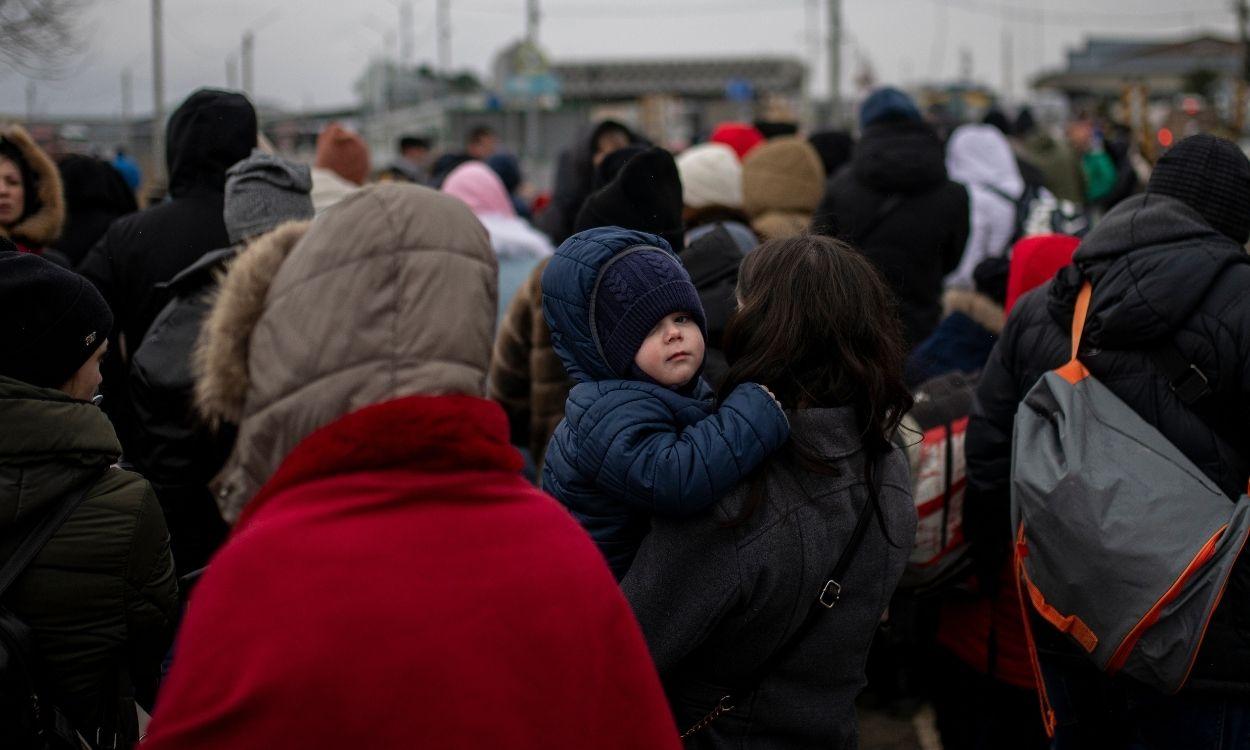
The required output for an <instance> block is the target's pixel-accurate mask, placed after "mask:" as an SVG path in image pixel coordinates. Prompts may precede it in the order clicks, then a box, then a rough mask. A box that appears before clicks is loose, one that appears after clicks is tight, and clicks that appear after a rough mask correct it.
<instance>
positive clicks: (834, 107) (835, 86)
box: [829, 0, 842, 126]
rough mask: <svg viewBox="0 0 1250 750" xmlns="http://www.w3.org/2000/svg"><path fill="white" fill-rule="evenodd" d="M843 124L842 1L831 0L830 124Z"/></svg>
mask: <svg viewBox="0 0 1250 750" xmlns="http://www.w3.org/2000/svg"><path fill="white" fill-rule="evenodd" d="M841 122H842V0H829V124H830V125H833V126H837V125H838V124H840V123H841Z"/></svg>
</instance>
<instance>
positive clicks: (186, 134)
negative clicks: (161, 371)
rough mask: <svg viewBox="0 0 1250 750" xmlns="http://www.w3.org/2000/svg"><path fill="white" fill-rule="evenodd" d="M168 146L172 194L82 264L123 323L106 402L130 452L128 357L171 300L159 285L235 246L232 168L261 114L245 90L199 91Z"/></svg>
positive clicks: (169, 134) (172, 122) (125, 222)
mask: <svg viewBox="0 0 1250 750" xmlns="http://www.w3.org/2000/svg"><path fill="white" fill-rule="evenodd" d="M166 144H167V148H166V163H167V165H168V168H169V194H170V198H171V199H170V200H169V201H167V202H164V203H160V204H158V205H156V206H153V207H151V208H148V209H146V210H144V211H141V212H139V213H137V214H132V215H130V216H125V217H122V218H121V219H118V220H117V221H115V222H113V224H112V225H111V226H110V227H109V228H108V231H107V232H105V233H104V236H103V237H101V238H100V241H99V242H97V243H96V245H95V247H93V248H91V250H90V251H89V252H88V253H87V256H86V257H85V258H84V259H83V261H82V263H81V264H80V265H79V267H78V270H79V272H80V273H82V274H83V275H84V276H86V277H87V278H88V279H90V280H91V281H92V282H93V283H94V284H95V285H96V287H97V288H98V289H99V290H100V293H101V294H103V295H104V299H105V300H106V301H107V302H108V303H109V307H110V308H111V309H112V311H113V316H114V318H115V319H116V321H117V323H116V326H115V327H114V333H113V334H112V336H111V337H110V341H111V346H110V348H109V353H108V356H107V357H106V358H105V362H104V389H103V394H104V402H103V407H104V410H105V412H107V413H108V415H109V418H110V419H112V420H113V424H114V425H115V426H116V427H117V431H118V437H119V438H121V441H122V448H123V450H125V451H129V450H131V446H132V445H133V442H134V431H133V428H132V423H133V415H132V414H131V405H130V400H129V397H128V395H127V393H126V363H125V362H124V361H123V357H124V356H126V355H128V354H130V353H133V352H134V351H135V350H137V349H138V348H139V344H140V343H142V341H143V336H144V335H145V334H146V333H147V330H148V327H149V326H150V325H151V324H152V321H153V319H155V318H156V315H157V313H159V312H160V311H161V308H162V307H164V306H165V303H166V302H167V301H168V300H167V295H166V294H165V293H164V292H163V291H161V290H160V289H158V288H157V285H158V284H160V283H162V282H166V281H169V280H170V279H172V278H173V277H174V275H175V274H177V273H178V272H179V271H181V270H183V269H184V268H186V267H188V266H190V265H191V264H192V263H194V262H195V261H197V260H199V258H200V256H202V255H204V253H207V252H208V251H210V250H216V249H219V248H222V247H226V246H228V245H229V244H230V240H229V238H228V237H227V236H226V225H225V221H224V219H223V218H222V210H223V207H224V197H223V190H224V187H225V184H226V170H227V169H229V168H230V167H231V166H232V165H233V164H234V163H235V162H238V161H240V160H242V159H245V158H247V156H248V154H250V153H251V152H252V147H253V146H255V145H256V112H255V110H253V109H252V105H251V103H249V102H248V100H247V98H246V97H244V96H243V95H241V94H234V93H227V92H224V91H214V90H212V89H200V90H199V91H196V92H195V93H194V94H192V95H191V96H190V97H188V98H187V100H186V101H184V102H183V103H182V105H181V106H179V107H178V109H177V110H176V111H175V112H174V114H173V115H172V116H171V117H170V118H169V127H168V128H167V130H166ZM123 337H124V340H125V341H124V343H125V346H124V347H123V346H121V345H120V344H121V343H122V339H123Z"/></svg>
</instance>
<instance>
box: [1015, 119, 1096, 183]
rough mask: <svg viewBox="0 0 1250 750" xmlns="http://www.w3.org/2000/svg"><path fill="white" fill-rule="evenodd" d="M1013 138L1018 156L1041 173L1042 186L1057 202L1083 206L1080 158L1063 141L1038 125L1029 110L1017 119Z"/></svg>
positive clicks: (1083, 179)
mask: <svg viewBox="0 0 1250 750" xmlns="http://www.w3.org/2000/svg"><path fill="white" fill-rule="evenodd" d="M1015 131H1016V137H1018V138H1019V139H1020V153H1021V154H1022V155H1023V156H1024V158H1026V159H1028V160H1029V161H1031V162H1033V163H1034V164H1036V165H1037V167H1038V169H1040V170H1041V171H1042V184H1043V185H1045V186H1046V189H1047V190H1049V191H1050V192H1051V193H1053V194H1054V195H1055V197H1057V198H1059V199H1060V200H1065V201H1071V202H1072V203H1073V204H1075V205H1077V206H1080V205H1083V204H1084V203H1085V174H1084V172H1083V171H1082V170H1081V160H1080V157H1079V156H1078V155H1077V154H1076V153H1074V152H1073V151H1072V148H1071V147H1070V146H1069V145H1068V144H1067V142H1066V141H1065V140H1064V139H1062V138H1056V137H1054V135H1052V134H1051V132H1050V129H1049V128H1047V127H1046V126H1044V125H1040V124H1039V123H1038V122H1037V120H1036V119H1035V118H1034V117H1033V112H1032V110H1030V109H1029V108H1028V107H1025V108H1024V109H1022V110H1020V114H1019V115H1017V116H1016V124H1015Z"/></svg>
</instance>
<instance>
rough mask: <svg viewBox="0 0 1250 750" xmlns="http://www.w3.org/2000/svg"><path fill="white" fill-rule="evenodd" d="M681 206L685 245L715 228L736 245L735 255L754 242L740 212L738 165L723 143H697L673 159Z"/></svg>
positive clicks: (740, 176)
mask: <svg viewBox="0 0 1250 750" xmlns="http://www.w3.org/2000/svg"><path fill="white" fill-rule="evenodd" d="M677 174H678V175H679V176H680V178H681V202H682V206H683V208H682V213H683V219H684V220H685V224H686V237H685V242H686V243H687V244H688V243H690V242H693V241H694V240H696V239H698V238H699V237H701V236H703V235H704V234H706V233H707V232H710V231H712V229H713V228H714V227H715V226H717V225H723V226H724V227H725V228H726V230H727V231H728V232H729V233H730V235H731V236H732V237H733V238H734V239H735V240H736V241H737V242H738V245H739V248H738V249H739V252H740V253H747V252H750V250H751V249H752V248H754V247H755V246H756V245H757V244H759V240H758V238H757V237H756V236H755V233H754V232H752V231H751V227H750V226H749V224H750V221H751V220H750V219H749V218H748V217H747V215H746V213H744V212H743V210H742V163H741V162H739V161H738V156H737V154H735V153H734V151H733V149H732V148H730V147H729V146H726V145H725V144H723V143H701V144H699V145H697V146H691V147H690V148H688V149H686V150H685V151H683V152H682V153H681V154H679V155H678V156H677Z"/></svg>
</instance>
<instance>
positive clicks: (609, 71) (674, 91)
mask: <svg viewBox="0 0 1250 750" xmlns="http://www.w3.org/2000/svg"><path fill="white" fill-rule="evenodd" d="M551 72H552V73H553V74H555V76H556V77H557V78H559V79H560V96H561V97H562V98H563V99H565V100H566V101H567V100H578V99H583V100H585V99H589V100H603V99H636V98H639V97H642V96H646V95H649V94H670V95H674V96H683V97H693V98H707V99H724V98H725V97H726V87H727V86H728V85H729V84H730V83H731V82H734V81H745V82H747V83H749V84H750V86H751V87H752V88H753V89H754V90H755V91H757V92H759V91H767V92H770V93H778V94H786V93H797V92H798V91H800V90H801V89H802V87H803V78H804V76H805V75H806V73H807V68H806V66H805V65H804V64H803V63H802V62H801V61H800V60H798V59H796V58H787V57H726V58H684V59H683V58H673V59H667V60H664V59H661V60H655V59H649V60H594V61H586V62H562V63H557V64H555V65H553V66H552V68H551Z"/></svg>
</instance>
